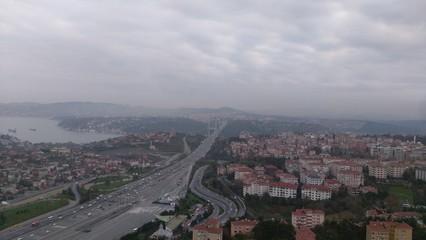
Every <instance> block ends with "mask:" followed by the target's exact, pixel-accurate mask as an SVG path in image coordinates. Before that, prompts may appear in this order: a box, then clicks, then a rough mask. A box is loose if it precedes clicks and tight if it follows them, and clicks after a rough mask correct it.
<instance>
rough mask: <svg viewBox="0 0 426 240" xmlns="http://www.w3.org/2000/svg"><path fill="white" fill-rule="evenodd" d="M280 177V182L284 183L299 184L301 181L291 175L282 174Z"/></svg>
mask: <svg viewBox="0 0 426 240" xmlns="http://www.w3.org/2000/svg"><path fill="white" fill-rule="evenodd" d="M278 177H279V178H280V181H281V182H283V183H293V184H297V183H298V182H299V179H298V178H297V177H296V176H294V175H293V174H289V173H284V174H280V175H278Z"/></svg>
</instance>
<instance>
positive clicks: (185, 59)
mask: <svg viewBox="0 0 426 240" xmlns="http://www.w3.org/2000/svg"><path fill="white" fill-rule="evenodd" d="M425 7H426V6H425V4H424V1H408V2H407V1H396V0H395V1H392V2H389V1H373V2H372V1H319V2H315V1H314V2H312V1H291V0H285V1H283V0H281V1H196V0H192V1H133V0H127V1H115V0H106V1H101V2H99V1H78V0H75V1H67V0H64V1H53V0H51V1H42V2H40V1H29V0H28V1H2V2H1V3H0V29H1V31H0V102H19V101H39V102H58V101H64V100H82V101H83V100H84V101H103V102H105V101H109V102H118V103H131V104H135V105H147V106H153V107H156V106H160V107H180V106H182V107H185V106H189V107H191V106H194V107H197V106H198V107H201V106H209V107H217V106H224V105H227V106H232V107H237V108H241V109H248V110H252V109H254V110H256V109H278V110H280V111H281V112H286V111H288V114H289V115H291V114H301V113H303V111H304V109H305V110H306V111H309V112H311V111H315V108H312V106H313V105H321V106H322V109H325V110H323V111H328V112H330V113H338V112H344V111H346V109H347V106H351V107H352V109H354V110H356V109H358V110H359V111H360V112H362V111H361V110H362V109H363V108H365V106H369V107H370V108H371V109H370V111H369V112H374V111H378V112H381V113H392V112H391V111H398V113H397V115H404V114H407V115H409V116H411V117H413V118H418V117H420V114H419V112H418V111H416V110H414V109H413V108H409V107H408V106H413V104H414V105H417V106H421V105H422V102H421V101H423V100H424V99H421V97H420V95H421V93H422V90H424V87H425V85H424V84H425V82H426V81H425V78H424V76H425V75H426V72H425V69H426V66H425V64H426V59H425V56H426V44H425V43H426V29H425V22H426V17H425V15H424V13H423V11H422V9H423V10H424V9H425ZM27 86H28V87H30V88H27ZM46 86H49V87H48V88H46ZM407 94H410V95H414V96H416V97H413V98H412V99H410V100H406V99H407V97H406V96H407ZM423 95H424V94H423ZM301 96H303V97H301ZM413 101H414V102H413ZM372 102H374V104H369V103H372ZM294 104H297V105H296V106H295V105H294ZM390 106H399V107H398V108H397V109H392V107H390ZM327 108H329V109H327ZM419 108H421V107H419ZM410 109H413V110H410ZM416 109H418V108H416ZM363 112H366V111H363Z"/></svg>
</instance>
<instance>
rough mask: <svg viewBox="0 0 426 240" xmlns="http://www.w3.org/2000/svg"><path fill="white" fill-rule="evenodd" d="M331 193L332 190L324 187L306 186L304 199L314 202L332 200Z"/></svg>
mask: <svg viewBox="0 0 426 240" xmlns="http://www.w3.org/2000/svg"><path fill="white" fill-rule="evenodd" d="M331 191H332V190H331V188H329V187H326V186H322V185H304V186H302V198H308V199H310V200H313V201H317V200H326V199H330V198H331Z"/></svg>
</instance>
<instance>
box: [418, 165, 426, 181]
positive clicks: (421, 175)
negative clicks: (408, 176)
mask: <svg viewBox="0 0 426 240" xmlns="http://www.w3.org/2000/svg"><path fill="white" fill-rule="evenodd" d="M416 179H418V180H423V181H426V167H423V168H418V169H416Z"/></svg>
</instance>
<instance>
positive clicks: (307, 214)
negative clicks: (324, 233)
mask: <svg viewBox="0 0 426 240" xmlns="http://www.w3.org/2000/svg"><path fill="white" fill-rule="evenodd" d="M323 223H324V212H323V211H322V210H312V209H296V211H294V212H292V213H291V224H292V225H293V227H294V228H303V227H306V228H313V227H315V226H316V225H321V224H323Z"/></svg>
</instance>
